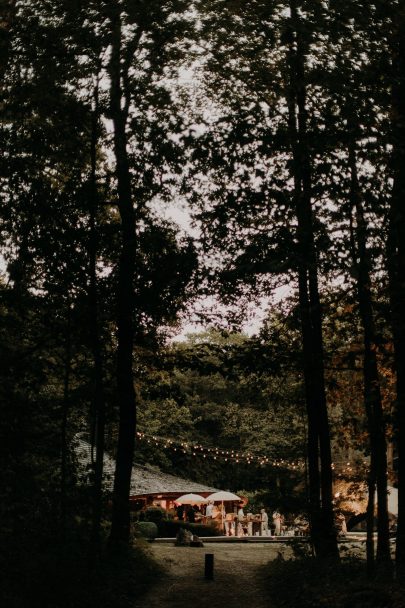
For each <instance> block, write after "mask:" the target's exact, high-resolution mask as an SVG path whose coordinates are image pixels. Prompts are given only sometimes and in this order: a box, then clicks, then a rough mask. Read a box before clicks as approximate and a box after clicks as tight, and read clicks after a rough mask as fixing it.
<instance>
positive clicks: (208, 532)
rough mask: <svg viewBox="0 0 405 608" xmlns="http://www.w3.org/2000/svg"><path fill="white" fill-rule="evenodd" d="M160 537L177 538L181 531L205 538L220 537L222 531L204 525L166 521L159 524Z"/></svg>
mask: <svg viewBox="0 0 405 608" xmlns="http://www.w3.org/2000/svg"><path fill="white" fill-rule="evenodd" d="M157 526H158V531H159V536H160V537H161V538H176V535H177V532H178V531H179V530H180V529H183V530H189V531H190V532H192V533H193V534H196V535H197V536H200V537H201V538H205V537H207V536H218V535H220V531H219V530H218V529H217V528H216V527H214V526H204V525H203V524H190V523H188V522H185V521H178V520H169V519H164V520H162V521H159V522H158V523H157Z"/></svg>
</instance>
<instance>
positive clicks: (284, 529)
mask: <svg viewBox="0 0 405 608" xmlns="http://www.w3.org/2000/svg"><path fill="white" fill-rule="evenodd" d="M175 516H176V518H177V519H179V520H181V521H187V522H189V523H203V524H206V525H210V524H211V525H216V526H217V527H218V528H220V527H222V526H223V532H224V534H225V536H256V535H258V536H270V535H271V536H281V535H283V534H294V535H307V534H308V533H309V522H308V520H307V519H306V518H305V517H304V516H300V515H299V516H297V517H296V518H295V519H294V520H293V521H291V522H290V523H289V524H287V523H286V522H285V521H284V516H283V515H282V514H281V513H280V512H279V511H278V510H277V509H276V510H275V511H273V513H271V515H270V516H269V515H268V514H267V512H266V509H264V508H263V509H261V510H260V513H258V514H253V513H251V512H248V513H247V514H246V515H245V512H244V505H243V504H242V503H241V504H239V507H238V509H237V510H235V511H232V512H226V510H225V507H224V505H223V504H214V503H213V502H212V501H211V502H208V504H202V505H197V504H194V505H177V506H176V515H175ZM337 524H338V527H339V533H340V534H342V535H345V534H346V521H345V517H344V515H343V514H342V513H339V516H338V517H337Z"/></svg>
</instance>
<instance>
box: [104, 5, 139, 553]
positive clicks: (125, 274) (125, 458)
mask: <svg viewBox="0 0 405 608" xmlns="http://www.w3.org/2000/svg"><path fill="white" fill-rule="evenodd" d="M119 11H120V6H119V5H116V6H114V7H113V9H112V12H113V15H112V18H111V25H112V30H111V34H112V36H111V58H110V64H109V76H110V110H111V118H112V121H113V126H114V153H115V160H116V177H117V185H118V208H119V213H120V218H121V239H122V241H121V253H120V259H119V276H118V289H117V335H118V348H117V393H118V403H119V415H120V419H119V431H118V447H117V459H116V469H115V478H114V494H113V514H112V527H111V535H110V542H111V544H113V545H116V544H117V543H119V542H120V541H122V542H128V541H129V535H130V514H129V494H130V484H131V473H132V463H133V455H134V447H135V432H136V400H135V391H134V382H133V361H132V359H133V346H134V322H133V315H134V276H135V247H136V233H135V213H134V207H133V202H132V190H131V176H130V170H129V162H128V152H127V133H126V122H127V116H128V108H129V102H128V99H127V100H126V103H125V107H123V104H122V102H123V92H122V84H121V83H122V74H121V66H122V32H121V15H120V12H119Z"/></svg>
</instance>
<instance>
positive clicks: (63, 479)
mask: <svg viewBox="0 0 405 608" xmlns="http://www.w3.org/2000/svg"><path fill="white" fill-rule="evenodd" d="M71 351H72V345H71V310H70V298H69V297H68V299H67V304H66V337H65V361H64V378H63V401H62V420H61V475H60V518H61V531H62V535H64V534H65V532H66V519H67V478H68V462H69V442H68V419H69V409H70V376H71V370H72V354H71Z"/></svg>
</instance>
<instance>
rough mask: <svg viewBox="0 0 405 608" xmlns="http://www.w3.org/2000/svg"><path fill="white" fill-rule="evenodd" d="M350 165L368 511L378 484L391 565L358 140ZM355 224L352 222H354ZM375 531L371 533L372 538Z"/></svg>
mask: <svg viewBox="0 0 405 608" xmlns="http://www.w3.org/2000/svg"><path fill="white" fill-rule="evenodd" d="M349 167H350V174H351V185H350V198H351V201H350V202H351V207H352V213H353V211H354V214H355V218H356V228H355V230H354V231H353V232H354V233H353V235H352V241H353V247H352V249H353V255H354V259H353V264H354V266H355V268H356V270H357V272H356V279H357V295H358V301H359V312H360V318H361V323H362V326H363V336H364V360H363V374H364V402H365V409H366V414H367V420H368V428H369V436H370V452H371V454H372V458H371V465H370V475H369V501H371V500H373V503H372V505H369V508H368V512H369V511H370V512H371V511H372V513H373V517H372V518H371V517H370V520H369V522H368V524H370V525H371V526H374V521H373V520H374V498H375V497H374V487H375V486H376V487H377V507H378V523H377V529H378V541H377V561H379V562H380V563H385V564H387V565H389V564H390V563H391V554H390V544H389V520H388V500H387V442H386V437H385V424H384V416H383V407H382V399H381V390H380V379H379V374H378V364H377V351H376V330H375V324H374V313H373V302H372V294H371V260H370V254H369V252H368V250H367V225H366V220H365V217H364V210H363V205H362V200H361V195H360V186H359V180H358V174H357V159H356V152H355V149H354V144H353V143H352V144H351V145H350V148H349ZM351 225H352V222H351ZM371 537H372V534H371V533H370V536H369V537H368V540H369V542H371ZM368 558H369V559H370V563H369V572H370V573H371V572H372V571H373V569H374V568H373V561H374V545H373V549H372V551H371V548H370V549H369V551H368Z"/></svg>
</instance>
